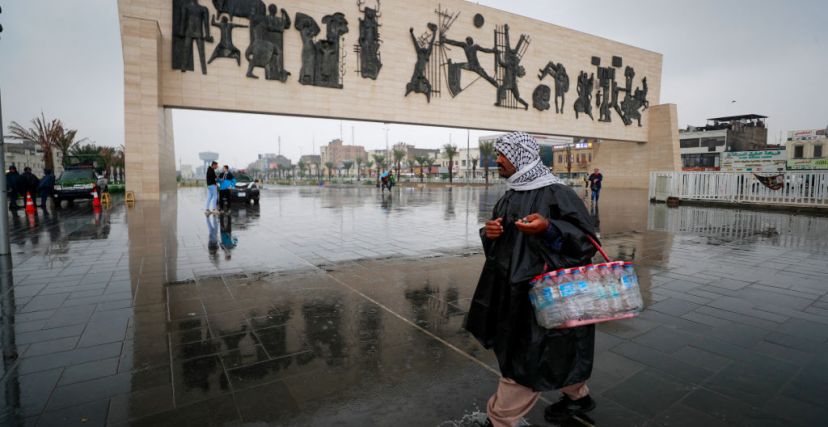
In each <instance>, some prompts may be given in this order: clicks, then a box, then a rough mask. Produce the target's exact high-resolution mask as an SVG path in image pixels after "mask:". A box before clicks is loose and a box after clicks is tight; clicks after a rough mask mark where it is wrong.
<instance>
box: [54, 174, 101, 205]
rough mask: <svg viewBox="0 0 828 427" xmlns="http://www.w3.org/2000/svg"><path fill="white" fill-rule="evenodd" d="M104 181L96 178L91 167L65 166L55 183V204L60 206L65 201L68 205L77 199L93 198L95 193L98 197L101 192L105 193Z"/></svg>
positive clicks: (96, 175) (98, 177)
mask: <svg viewBox="0 0 828 427" xmlns="http://www.w3.org/2000/svg"><path fill="white" fill-rule="evenodd" d="M106 186H107V184H106V179H103V178H102V177H100V176H98V174H97V173H95V169H94V168H93V167H91V166H67V167H66V169H65V170H64V171H63V173H62V174H60V177H59V178H58V179H57V181H55V189H54V196H55V203H56V204H57V205H58V206H60V204H61V202H62V201H64V200H67V201H68V202H69V203H72V202H73V201H75V200H77V199H89V200H91V199H92V198H93V196H92V192H93V191H95V192H97V193H98V197H100V195H101V192H102V191H106Z"/></svg>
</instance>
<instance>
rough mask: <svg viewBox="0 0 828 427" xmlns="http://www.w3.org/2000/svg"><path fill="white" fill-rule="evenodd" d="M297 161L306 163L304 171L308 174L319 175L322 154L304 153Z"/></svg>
mask: <svg viewBox="0 0 828 427" xmlns="http://www.w3.org/2000/svg"><path fill="white" fill-rule="evenodd" d="M299 161H300V162H302V163H304V164H305V165H307V166H306V167H307V170H306V171H305V173H306V174H307V175H308V176H319V174H320V173H321V170H322V156H320V155H319V154H305V155H303V156H302V157H299Z"/></svg>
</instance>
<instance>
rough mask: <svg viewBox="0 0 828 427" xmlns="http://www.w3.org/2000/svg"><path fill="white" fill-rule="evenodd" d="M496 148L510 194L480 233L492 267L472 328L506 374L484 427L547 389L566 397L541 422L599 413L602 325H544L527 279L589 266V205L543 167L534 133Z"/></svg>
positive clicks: (517, 412) (524, 408)
mask: <svg viewBox="0 0 828 427" xmlns="http://www.w3.org/2000/svg"><path fill="white" fill-rule="evenodd" d="M495 149H496V151H497V165H498V172H499V173H500V175H501V176H502V177H504V178H506V185H507V186H508V188H509V190H508V191H506V193H505V194H504V195H503V196H502V197H501V198H500V200H498V202H497V204H496V205H495V207H494V210H493V213H492V217H491V220H489V221H488V222H486V226H485V227H484V228H482V229H481V230H480V236H481V239H482V241H483V250H484V252H485V255H486V262H485V264H484V266H483V273H482V274H481V276H480V281H479V282H478V284H477V289H476V290H475V293H474V297H473V298H472V302H471V307H470V308H469V312H468V316H467V317H466V325H465V328H466V329H467V330H468V331H469V332H471V333H472V334H473V335H474V336H475V337H476V338H477V339H478V341H480V343H481V344H482V345H483V346H484V347H486V348H490V349H493V350H494V352H495V355H496V356H497V361H498V365H499V367H500V373H501V376H502V377H501V379H500V381H499V383H498V387H497V391H496V392H495V394H494V395H493V396H492V397H491V398H490V399H489V402H488V404H487V407H486V413H487V415H488V420H487V421H486V425H487V426H496V427H512V426H515V425H517V424H518V423H519V422H520V421H521V419H522V418H523V417H524V416H525V415H526V414H527V413H528V412H529V411H530V410H531V409H532V407H533V406H534V405H535V403H536V402H537V401H538V398H539V397H540V393H541V392H543V391H549V390H560V391H561V392H562V393H563V396H562V397H561V400H560V401H559V402H557V403H555V404H552V405H550V406H549V407H547V408H546V410H545V413H544V418H546V420H547V421H549V422H553V423H559V422H561V421H563V420H566V419H567V418H569V417H571V416H574V415H579V414H583V413H585V412H588V411H590V410H592V409H593V408H594V407H595V402H594V401H593V400H592V398H591V397H590V396H589V388H588V387H587V385H586V380H587V379H589V377H590V375H591V373H592V363H593V353H594V348H595V326H594V325H588V326H580V327H575V328H568V329H544V328H543V327H541V326H540V325H538V323H537V321H536V320H535V315H534V312H533V309H532V306H531V304H530V302H529V281H530V280H531V279H532V278H533V277H535V276H536V275H538V274H541V273H543V272H544V270H556V269H559V268H563V267H573V266H579V265H584V264H588V263H589V262H590V259H591V258H592V256H593V255H594V254H595V251H596V249H595V247H593V245H592V244H591V242H590V240H589V237H588V236H592V237H595V232H594V230H593V227H592V220H591V218H590V216H589V213H588V212H587V211H586V207H585V206H584V203H583V201H581V199H579V198H578V196H577V194H576V193H575V192H574V191H573V190H572V189H571V188H569V187H568V186H566V185H565V184H563V182H562V181H561V180H560V179H558V177H556V176H555V175H553V174H552V173H551V172H550V171H549V169H548V168H547V167H546V166H544V165H543V163H542V162H541V161H540V152H539V151H540V150H539V147H538V144H537V143H536V142H535V140H534V139H533V138H532V137H531V136H529V135H528V134H526V133H523V132H513V133H510V134H507V135H504V136H502V137H500V138H499V139H498V140H497V142H496V143H495Z"/></svg>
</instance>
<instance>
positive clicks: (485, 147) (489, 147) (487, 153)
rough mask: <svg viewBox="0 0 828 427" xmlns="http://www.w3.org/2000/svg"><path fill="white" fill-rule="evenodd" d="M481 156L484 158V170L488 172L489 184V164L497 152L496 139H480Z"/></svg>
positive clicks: (487, 180) (487, 183) (487, 181)
mask: <svg viewBox="0 0 828 427" xmlns="http://www.w3.org/2000/svg"><path fill="white" fill-rule="evenodd" d="M478 148H479V149H480V158H481V159H483V170H484V173H485V174H486V185H489V164H490V163H491V162H492V157H493V156H494V154H495V148H494V141H480V145H479V146H478Z"/></svg>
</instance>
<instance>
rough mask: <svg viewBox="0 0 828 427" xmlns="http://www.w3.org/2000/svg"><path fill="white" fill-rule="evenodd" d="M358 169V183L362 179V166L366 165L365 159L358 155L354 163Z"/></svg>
mask: <svg viewBox="0 0 828 427" xmlns="http://www.w3.org/2000/svg"><path fill="white" fill-rule="evenodd" d="M354 162H355V163H356V167H357V181H359V179H360V178H361V177H362V164H363V163H365V159H364V158H362V155H361V154H360V155H358V156H357V157H356V160H355V161H354Z"/></svg>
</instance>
